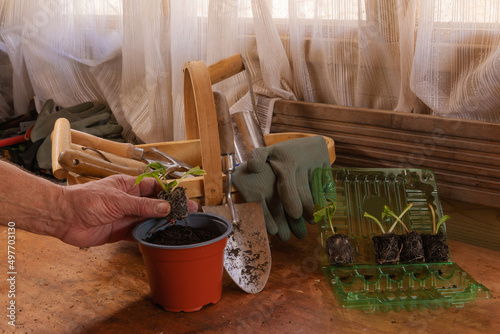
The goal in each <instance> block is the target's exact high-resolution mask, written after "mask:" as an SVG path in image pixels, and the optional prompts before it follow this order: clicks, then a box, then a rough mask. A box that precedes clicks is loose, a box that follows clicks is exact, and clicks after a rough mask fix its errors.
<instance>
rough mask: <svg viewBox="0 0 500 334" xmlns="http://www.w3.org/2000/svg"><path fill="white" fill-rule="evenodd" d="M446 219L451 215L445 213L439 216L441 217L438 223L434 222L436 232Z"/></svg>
mask: <svg viewBox="0 0 500 334" xmlns="http://www.w3.org/2000/svg"><path fill="white" fill-rule="evenodd" d="M448 219H451V216H449V215H445V216H443V217H441V219H439V221H438V223H437V224H436V233H437V232H438V231H439V228H440V227H441V225H442V224H443V223H444V222H445V221H447V220H448Z"/></svg>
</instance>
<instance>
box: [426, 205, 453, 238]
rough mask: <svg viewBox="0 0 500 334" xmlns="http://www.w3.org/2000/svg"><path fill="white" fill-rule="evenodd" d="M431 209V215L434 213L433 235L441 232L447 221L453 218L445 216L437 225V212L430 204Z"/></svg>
mask: <svg viewBox="0 0 500 334" xmlns="http://www.w3.org/2000/svg"><path fill="white" fill-rule="evenodd" d="M429 208H430V209H431V213H432V234H437V233H438V231H439V228H440V227H441V225H442V224H443V223H444V222H445V221H447V220H448V219H450V218H451V216H449V215H444V216H443V217H441V218H440V219H439V221H438V222H437V224H436V212H435V211H434V208H433V207H432V205H430V204H429Z"/></svg>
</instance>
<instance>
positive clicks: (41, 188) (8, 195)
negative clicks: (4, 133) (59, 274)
mask: <svg viewBox="0 0 500 334" xmlns="http://www.w3.org/2000/svg"><path fill="white" fill-rule="evenodd" d="M0 170H2V172H3V173H2V174H3V175H2V177H1V178H0V189H1V190H0V224H2V225H7V223H9V222H14V223H16V227H18V228H21V229H24V230H28V231H30V232H33V233H37V234H43V235H54V229H55V228H56V227H55V226H54V225H55V223H56V221H55V219H54V217H55V216H57V214H58V212H57V211H58V209H61V206H62V203H59V200H60V196H59V195H60V194H61V191H62V190H61V188H62V186H59V185H57V184H55V183H53V182H50V181H49V180H46V179H44V178H41V177H38V176H35V175H33V174H30V173H28V172H25V171H23V170H22V169H20V168H19V167H17V166H14V165H12V164H10V163H8V162H6V161H0Z"/></svg>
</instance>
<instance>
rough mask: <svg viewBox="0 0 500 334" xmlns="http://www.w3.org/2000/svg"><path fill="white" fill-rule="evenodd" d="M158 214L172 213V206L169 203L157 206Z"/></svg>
mask: <svg viewBox="0 0 500 334" xmlns="http://www.w3.org/2000/svg"><path fill="white" fill-rule="evenodd" d="M155 211H156V213H161V214H165V215H166V214H168V213H169V212H170V204H168V202H161V203H158V204H157V205H156V209H155Z"/></svg>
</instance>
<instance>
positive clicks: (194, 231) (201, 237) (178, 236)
mask: <svg viewBox="0 0 500 334" xmlns="http://www.w3.org/2000/svg"><path fill="white" fill-rule="evenodd" d="M220 235H221V234H220V233H216V232H213V231H208V230H205V229H202V228H195V227H192V226H186V225H182V224H175V225H172V226H169V227H167V228H165V229H163V230H160V231H156V232H154V233H153V234H151V236H150V237H147V238H145V239H144V240H145V241H147V242H150V243H152V244H157V245H169V246H179V245H191V244H197V243H200V242H204V241H208V240H212V239H215V238H217V237H218V236H220Z"/></svg>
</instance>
